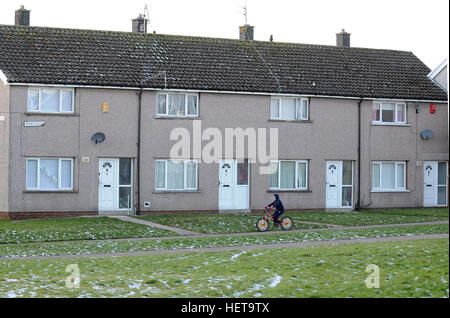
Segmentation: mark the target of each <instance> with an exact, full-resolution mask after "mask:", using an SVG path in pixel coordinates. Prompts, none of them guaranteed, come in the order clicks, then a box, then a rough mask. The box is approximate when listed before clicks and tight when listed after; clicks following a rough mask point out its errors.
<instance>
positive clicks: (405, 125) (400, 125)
mask: <svg viewBox="0 0 450 318" xmlns="http://www.w3.org/2000/svg"><path fill="white" fill-rule="evenodd" d="M370 125H371V126H394V127H411V125H410V124H396V123H392V124H389V123H373V122H372V123H370Z"/></svg>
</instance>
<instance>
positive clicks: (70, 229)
mask: <svg viewBox="0 0 450 318" xmlns="http://www.w3.org/2000/svg"><path fill="white" fill-rule="evenodd" d="M172 235H178V234H177V233H173V232H170V231H166V230H161V229H157V228H151V227H148V226H145V225H141V224H135V223H131V222H124V221H120V220H118V219H112V218H108V217H98V218H66V219H46V220H30V221H20V222H12V221H6V220H0V244H5V243H25V242H46V241H68V240H98V239H109V238H129V237H155V236H172Z"/></svg>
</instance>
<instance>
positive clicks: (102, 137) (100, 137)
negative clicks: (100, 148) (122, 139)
mask: <svg viewBox="0 0 450 318" xmlns="http://www.w3.org/2000/svg"><path fill="white" fill-rule="evenodd" d="M105 138H106V137H105V134H104V133H101V132H98V133H95V134H94V135H93V136H92V138H91V139H92V141H93V142H95V144H99V143H102V142H104V141H105Z"/></svg>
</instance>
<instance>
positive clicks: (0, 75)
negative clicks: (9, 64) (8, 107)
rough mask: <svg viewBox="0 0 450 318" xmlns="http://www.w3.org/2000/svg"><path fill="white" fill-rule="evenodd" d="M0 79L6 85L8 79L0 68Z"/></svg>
mask: <svg viewBox="0 0 450 318" xmlns="http://www.w3.org/2000/svg"><path fill="white" fill-rule="evenodd" d="M0 81H2V82H3V85H8V79H7V78H6V75H5V73H3V72H2V70H0Z"/></svg>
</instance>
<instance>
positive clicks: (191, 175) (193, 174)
mask: <svg viewBox="0 0 450 318" xmlns="http://www.w3.org/2000/svg"><path fill="white" fill-rule="evenodd" d="M186 188H187V189H197V163H196V162H194V161H188V162H186Z"/></svg>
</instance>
